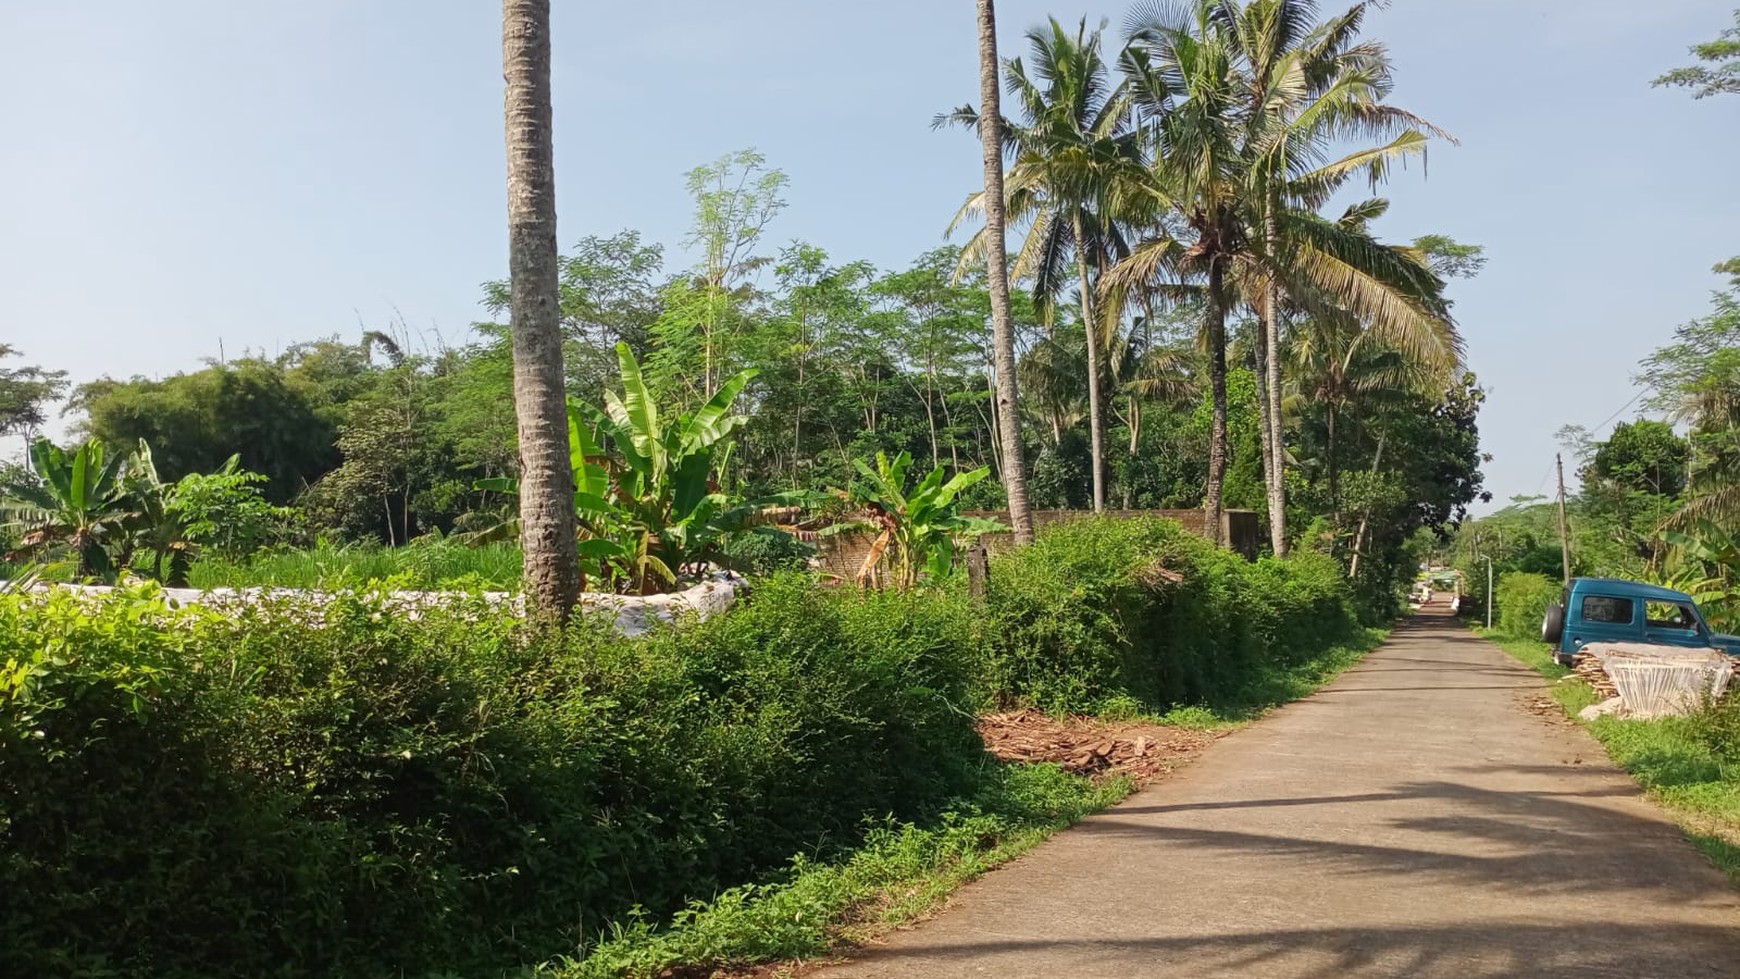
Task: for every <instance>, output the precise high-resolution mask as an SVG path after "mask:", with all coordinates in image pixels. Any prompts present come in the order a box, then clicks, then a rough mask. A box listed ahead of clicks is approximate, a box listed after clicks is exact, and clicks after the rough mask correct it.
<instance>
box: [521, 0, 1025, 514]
mask: <svg viewBox="0 0 1740 979" xmlns="http://www.w3.org/2000/svg"><path fill="white" fill-rule="evenodd" d="M546 2H547V0H546ZM998 75H999V73H998V66H997V11H996V7H995V5H994V4H993V0H979V104H980V105H982V106H984V109H985V118H984V121H983V122H982V123H981V124H980V125H979V139H980V142H981V145H982V147H983V151H984V163H985V190H984V195H985V242H986V247H985V269H986V272H987V282H986V288H987V290H988V291H989V292H990V294H991V332H992V341H991V342H992V348H993V351H994V352H993V355H992V359H993V360H994V361H995V367H996V372H997V427H998V435H999V437H1000V439H1001V441H1002V443H1003V489H1004V491H1005V493H1006V494H1007V495H1008V497H1009V522H1010V523H1011V524H1013V525H1014V529H1015V541H1016V543H1018V544H1031V543H1032V542H1033V513H1032V510H1031V508H1030V506H1029V505H1028V502H1027V469H1026V461H1025V459H1024V453H1023V452H1022V448H1021V410H1020V404H1021V401H1020V397H1019V391H1018V390H1017V387H1016V384H1017V382H1016V379H1015V317H1014V313H1013V311H1012V310H1011V309H1010V304H1009V256H1008V252H1007V250H1006V249H1007V245H1006V244H1005V241H1006V239H1005V230H1006V229H1005V224H1004V213H1003V125H1002V123H1003V116H1002V110H1001V108H1000V100H999V98H998V95H999V93H998V89H999V88H1000V85H999V77H998Z"/></svg>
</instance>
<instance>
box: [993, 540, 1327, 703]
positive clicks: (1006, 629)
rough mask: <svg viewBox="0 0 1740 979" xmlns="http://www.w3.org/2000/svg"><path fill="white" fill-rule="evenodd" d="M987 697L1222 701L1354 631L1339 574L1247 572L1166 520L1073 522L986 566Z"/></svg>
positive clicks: (1313, 569) (1300, 567)
mask: <svg viewBox="0 0 1740 979" xmlns="http://www.w3.org/2000/svg"><path fill="white" fill-rule="evenodd" d="M987 597H988V606H989V607H988V609H987V621H986V628H985V636H986V638H985V644H986V656H987V660H988V669H989V670H990V673H991V677H990V683H991V687H992V689H993V690H994V691H996V692H997V694H998V695H999V696H1001V697H1002V698H1004V699H1021V700H1028V701H1032V702H1034V703H1036V704H1039V705H1040V706H1042V707H1044V708H1046V709H1048V710H1070V711H1095V710H1098V709H1100V708H1101V707H1103V706H1105V705H1107V704H1108V703H1114V702H1116V703H1122V702H1123V701H1125V700H1127V699H1128V698H1134V699H1135V700H1136V701H1138V702H1140V703H1142V704H1143V705H1146V706H1147V707H1150V708H1154V709H1161V710H1163V709H1165V708H1166V707H1168V706H1171V705H1176V704H1196V703H1205V702H1216V703H1226V702H1229V701H1233V700H1237V699H1239V698H1240V697H1241V696H1242V695H1245V694H1247V693H1248V692H1250V691H1251V690H1252V689H1253V686H1254V685H1255V684H1257V683H1258V682H1260V681H1261V680H1262V679H1263V678H1264V677H1265V675H1266V674H1268V673H1270V672H1272V671H1273V670H1275V669H1277V668H1282V667H1286V666H1289V665H1295V664H1299V663H1302V662H1304V661H1305V660H1307V659H1309V658H1311V657H1312V656H1315V655H1317V654H1320V653H1322V652H1324V651H1325V650H1326V649H1328V648H1329V647H1331V646H1334V645H1335V644H1337V643H1340V642H1344V641H1347V640H1349V639H1350V638H1352V637H1353V636H1354V635H1355V632H1356V630H1357V626H1358V622H1357V618H1356V616H1355V614H1354V611H1353V607H1352V601H1351V598H1350V596H1349V591H1348V589H1347V586H1346V584H1345V579H1344V578H1343V576H1342V575H1341V573H1340V569H1339V566H1338V565H1337V564H1336V563H1335V562H1334V561H1333V560H1332V559H1329V558H1326V557H1324V556H1322V555H1315V554H1301V555H1298V556H1296V557H1293V558H1290V559H1287V560H1275V559H1272V558H1270V559H1265V560H1263V561H1259V562H1257V563H1254V564H1253V563H1249V562H1246V561H1244V560H1242V559H1241V558H1239V557H1238V556H1237V555H1235V554H1232V553H1230V552H1228V551H1225V550H1221V549H1218V548H1215V547H1213V546H1212V545H1210V544H1208V543H1207V542H1205V541H1203V540H1201V539H1199V538H1197V537H1194V536H1192V535H1190V534H1188V533H1186V532H1185V531H1184V530H1183V529H1181V528H1180V527H1179V526H1178V525H1177V524H1176V523H1174V522H1172V521H1167V520H1153V519H1149V520H1081V521H1074V522H1070V523H1065V524H1061V525H1058V526H1055V527H1052V528H1049V529H1047V530H1046V531H1045V532H1044V533H1042V534H1041V535H1040V536H1039V540H1038V542H1037V543H1036V544H1035V545H1034V546H1032V547H1028V548H1023V549H1020V550H1017V551H1014V552H1011V553H1009V554H1005V555H1002V556H999V557H998V558H996V559H995V560H994V561H993V563H992V568H991V575H990V588H989V592H988V596H987Z"/></svg>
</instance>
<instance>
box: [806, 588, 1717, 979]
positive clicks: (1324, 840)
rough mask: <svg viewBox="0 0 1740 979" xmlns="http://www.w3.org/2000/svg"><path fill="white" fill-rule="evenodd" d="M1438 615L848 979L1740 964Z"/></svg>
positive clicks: (1634, 971) (1445, 976)
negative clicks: (1334, 680) (1317, 691)
mask: <svg viewBox="0 0 1740 979" xmlns="http://www.w3.org/2000/svg"><path fill="white" fill-rule="evenodd" d="M1543 696H1545V687H1544V684H1543V681H1542V680H1541V679H1540V677H1539V676H1538V675H1536V674H1535V673H1533V672H1531V671H1529V670H1526V669H1524V668H1523V667H1521V666H1519V665H1518V664H1517V663H1515V662H1514V661H1513V660H1511V659H1510V658H1509V657H1508V656H1506V655H1505V654H1504V653H1503V652H1501V651H1500V650H1499V649H1497V648H1496V647H1494V646H1492V645H1491V644H1489V643H1486V642H1484V641H1482V640H1480V639H1478V638H1477V637H1475V636H1473V635H1471V634H1470V633H1469V632H1467V631H1466V630H1465V629H1463V628H1461V627H1460V626H1458V625H1457V624H1456V623H1455V622H1453V621H1452V620H1451V619H1449V618H1447V617H1444V616H1434V615H1430V614H1423V615H1420V616H1416V617H1415V618H1413V619H1411V620H1409V621H1408V622H1406V623H1404V624H1403V626H1402V627H1401V628H1399V629H1398V630H1397V631H1396V632H1395V634H1394V635H1393V637H1392V638H1391V640H1390V641H1389V642H1388V643H1387V644H1386V645H1384V647H1383V648H1382V649H1380V650H1378V651H1377V652H1376V653H1374V654H1372V656H1370V657H1369V658H1368V659H1367V660H1366V661H1365V662H1364V663H1362V664H1361V665H1360V666H1359V667H1357V668H1356V669H1354V670H1351V671H1349V672H1348V673H1347V674H1345V675H1343V676H1342V677H1341V678H1340V679H1339V680H1337V681H1336V682H1335V683H1334V684H1332V685H1330V686H1329V687H1327V688H1325V689H1324V690H1323V691H1321V692H1319V693H1318V694H1317V695H1315V696H1313V697H1311V698H1309V699H1307V700H1304V701H1301V702H1299V703H1297V704H1294V705H1291V706H1289V707H1287V708H1285V709H1283V710H1281V711H1278V712H1277V713H1275V714H1274V715H1273V716H1271V717H1269V718H1267V719H1265V720H1264V721H1262V722H1261V723H1259V724H1256V725H1254V726H1252V727H1251V728H1249V729H1247V730H1245V731H1241V732H1238V733H1236V734H1234V735H1232V736H1230V737H1228V738H1226V739H1224V740H1222V741H1221V742H1219V743H1218V744H1216V745H1215V746H1214V747H1212V748H1210V749H1209V751H1208V753H1207V754H1206V755H1205V756H1203V758H1202V759H1201V760H1199V761H1197V762H1196V763H1194V764H1193V765H1191V766H1190V767H1188V768H1186V769H1184V770H1182V771H1181V772H1179V773H1177V774H1175V775H1173V776H1172V777H1171V778H1169V779H1168V780H1167V781H1165V782H1163V783H1160V784H1157V785H1155V786H1153V787H1151V788H1149V789H1147V790H1145V791H1143V792H1141V793H1139V794H1137V795H1135V796H1133V797H1131V798H1130V799H1129V800H1127V801H1126V802H1125V803H1124V804H1123V805H1120V806H1118V807H1116V808H1114V809H1111V810H1108V811H1106V812H1105V813H1102V814H1100V815H1098V816H1095V817H1093V818H1090V819H1088V820H1086V821H1084V822H1083V823H1082V824H1081V825H1080V826H1078V827H1076V828H1074V829H1072V830H1070V831H1068V832H1066V833H1063V834H1061V835H1059V836H1057V837H1056V838H1054V839H1053V840H1052V841H1051V842H1050V843H1047V844H1046V845H1045V846H1043V847H1041V848H1040V849H1039V850H1037V851H1035V852H1034V853H1032V854H1030V855H1029V856H1027V857H1025V858H1023V859H1022V860H1020V861H1017V862H1016V863H1015V864H1013V865H1011V866H1009V867H1006V868H1004V869H1002V870H999V871H996V872H994V873H992V874H990V875H988V876H987V877H986V878H984V879H983V880H981V881H979V882H978V883H976V884H974V885H972V886H970V887H968V888H966V889H965V890H964V891H963V892H962V893H961V894H960V896H959V898H958V900H957V901H956V902H955V903H954V904H953V905H952V906H951V907H950V908H949V909H948V910H946V911H945V912H943V913H942V914H941V915H939V916H938V917H937V918H936V919H935V920H932V921H929V922H926V923H924V924H923V925H920V926H919V927H917V928H914V929H912V930H910V931H905V932H900V933H898V934H895V935H892V936H890V938H889V939H888V941H887V942H886V944H884V945H879V946H877V947H875V948H871V949H867V950H864V951H863V953H862V954H861V955H860V956H859V958H858V959H856V960H855V961H853V962H850V963H846V964H843V965H839V966H835V967H831V968H827V969H823V970H820V971H819V972H818V973H816V974H818V975H821V976H826V977H829V979H896V977H899V979H957V977H963V979H964V977H995V979H1100V977H1103V979H1113V977H1116V979H1137V977H1143V979H1146V977H1155V979H1160V977H1164V979H1174V977H1176V979H1218V977H1226V979H1233V977H1237V979H1306V977H1312V979H1317V977H1321V979H1346V977H1352V976H1395V977H1404V976H1405V977H1418V979H1555V977H1565V979H1607V977H1654V979H1682V977H1693V976H1697V977H1711V979H1715V977H1724V979H1732V977H1735V976H1740V898H1737V895H1736V892H1735V891H1734V889H1733V888H1732V887H1730V886H1729V884H1728V882H1727V880H1726V879H1725V878H1724V877H1723V876H1722V875H1721V874H1720V873H1719V872H1717V871H1716V870H1715V869H1714V868H1713V867H1711V866H1710V865H1709V864H1708V863H1707V862H1706V861H1705V860H1704V858H1703V857H1702V855H1700V854H1699V853H1698V852H1697V850H1696V849H1695V848H1694V847H1693V846H1692V845H1691V844H1690V843H1689V842H1688V841H1687V840H1686V839H1685V838H1684V837H1683V836H1682V835H1681V833H1680V832H1679V830H1678V829H1677V828H1676V827H1675V826H1674V825H1673V824H1672V823H1670V822H1668V821H1667V819H1666V818H1665V817H1664V816H1663V815H1662V814H1661V813H1660V812H1659V811H1658V810H1657V809H1656V808H1655V807H1654V806H1653V805H1651V804H1650V803H1649V802H1647V801H1646V800H1644V799H1642V798H1641V797H1640V796H1639V794H1638V792H1637V789H1636V787H1635V786H1634V784H1633V783H1632V782H1631V780H1630V779H1629V778H1628V777H1627V776H1625V775H1624V774H1623V773H1621V772H1620V771H1618V770H1617V769H1615V768H1614V767H1613V766H1612V765H1611V764H1610V763H1609V762H1608V761H1607V760H1606V756H1605V755H1604V754H1603V752H1602V750H1601V748H1600V746H1599V745H1598V744H1597V743H1596V742H1595V741H1594V740H1593V739H1592V738H1590V737H1589V736H1588V735H1587V734H1586V733H1584V732H1583V731H1582V730H1581V729H1580V728H1578V727H1576V726H1575V725H1572V724H1570V723H1568V722H1566V721H1565V720H1564V719H1563V718H1561V717H1552V716H1542V715H1540V714H1536V713H1531V712H1530V711H1529V710H1528V709H1526V704H1527V703H1528V702H1529V701H1532V700H1536V699H1538V698H1540V697H1543Z"/></svg>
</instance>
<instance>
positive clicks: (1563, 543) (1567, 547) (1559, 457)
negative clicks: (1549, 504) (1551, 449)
mask: <svg viewBox="0 0 1740 979" xmlns="http://www.w3.org/2000/svg"><path fill="white" fill-rule="evenodd" d="M1553 460H1554V462H1556V463H1557V464H1558V467H1559V557H1560V558H1561V559H1562V560H1563V561H1564V563H1565V584H1567V585H1569V584H1570V583H1571V534H1570V532H1569V531H1568V530H1566V529H1565V456H1564V453H1558V454H1556V455H1554V456H1553Z"/></svg>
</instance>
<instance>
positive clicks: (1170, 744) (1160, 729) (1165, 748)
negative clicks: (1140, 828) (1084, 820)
mask: <svg viewBox="0 0 1740 979" xmlns="http://www.w3.org/2000/svg"><path fill="white" fill-rule="evenodd" d="M978 727H979V735H980V737H982V738H983V739H984V741H985V749H986V750H987V751H989V752H990V753H991V754H993V755H995V756H996V757H997V758H998V759H999V760H1001V761H1012V762H1013V761H1019V762H1053V763H1055V764H1057V765H1060V766H1062V767H1063V769H1064V770H1065V771H1069V772H1074V773H1075V774H1077V775H1129V776H1130V777H1132V778H1134V779H1136V780H1137V781H1138V782H1146V781H1149V780H1152V779H1155V778H1158V777H1160V776H1162V775H1165V774H1166V773H1168V772H1170V771H1172V770H1173V769H1174V768H1177V767H1178V766H1179V765H1182V764H1184V763H1185V762H1187V761H1189V760H1191V759H1192V758H1194V757H1195V756H1196V755H1197V754H1199V753H1200V752H1201V751H1202V749H1204V748H1206V747H1208V746H1209V745H1210V744H1212V743H1214V741H1215V739H1216V738H1218V737H1219V735H1218V734H1215V733H1214V732H1211V731H1198V730H1192V729H1189V728H1178V727H1167V726H1165V725H1161V724H1148V723H1142V722H1135V721H1102V720H1099V719H1096V718H1091V717H1063V718H1057V717H1052V716H1050V715H1048V714H1043V713H1041V712H1039V711H1036V710H1025V711H1015V712H1012V713H1005V714H991V715H988V716H986V717H981V718H980V719H979V725H978Z"/></svg>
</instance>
